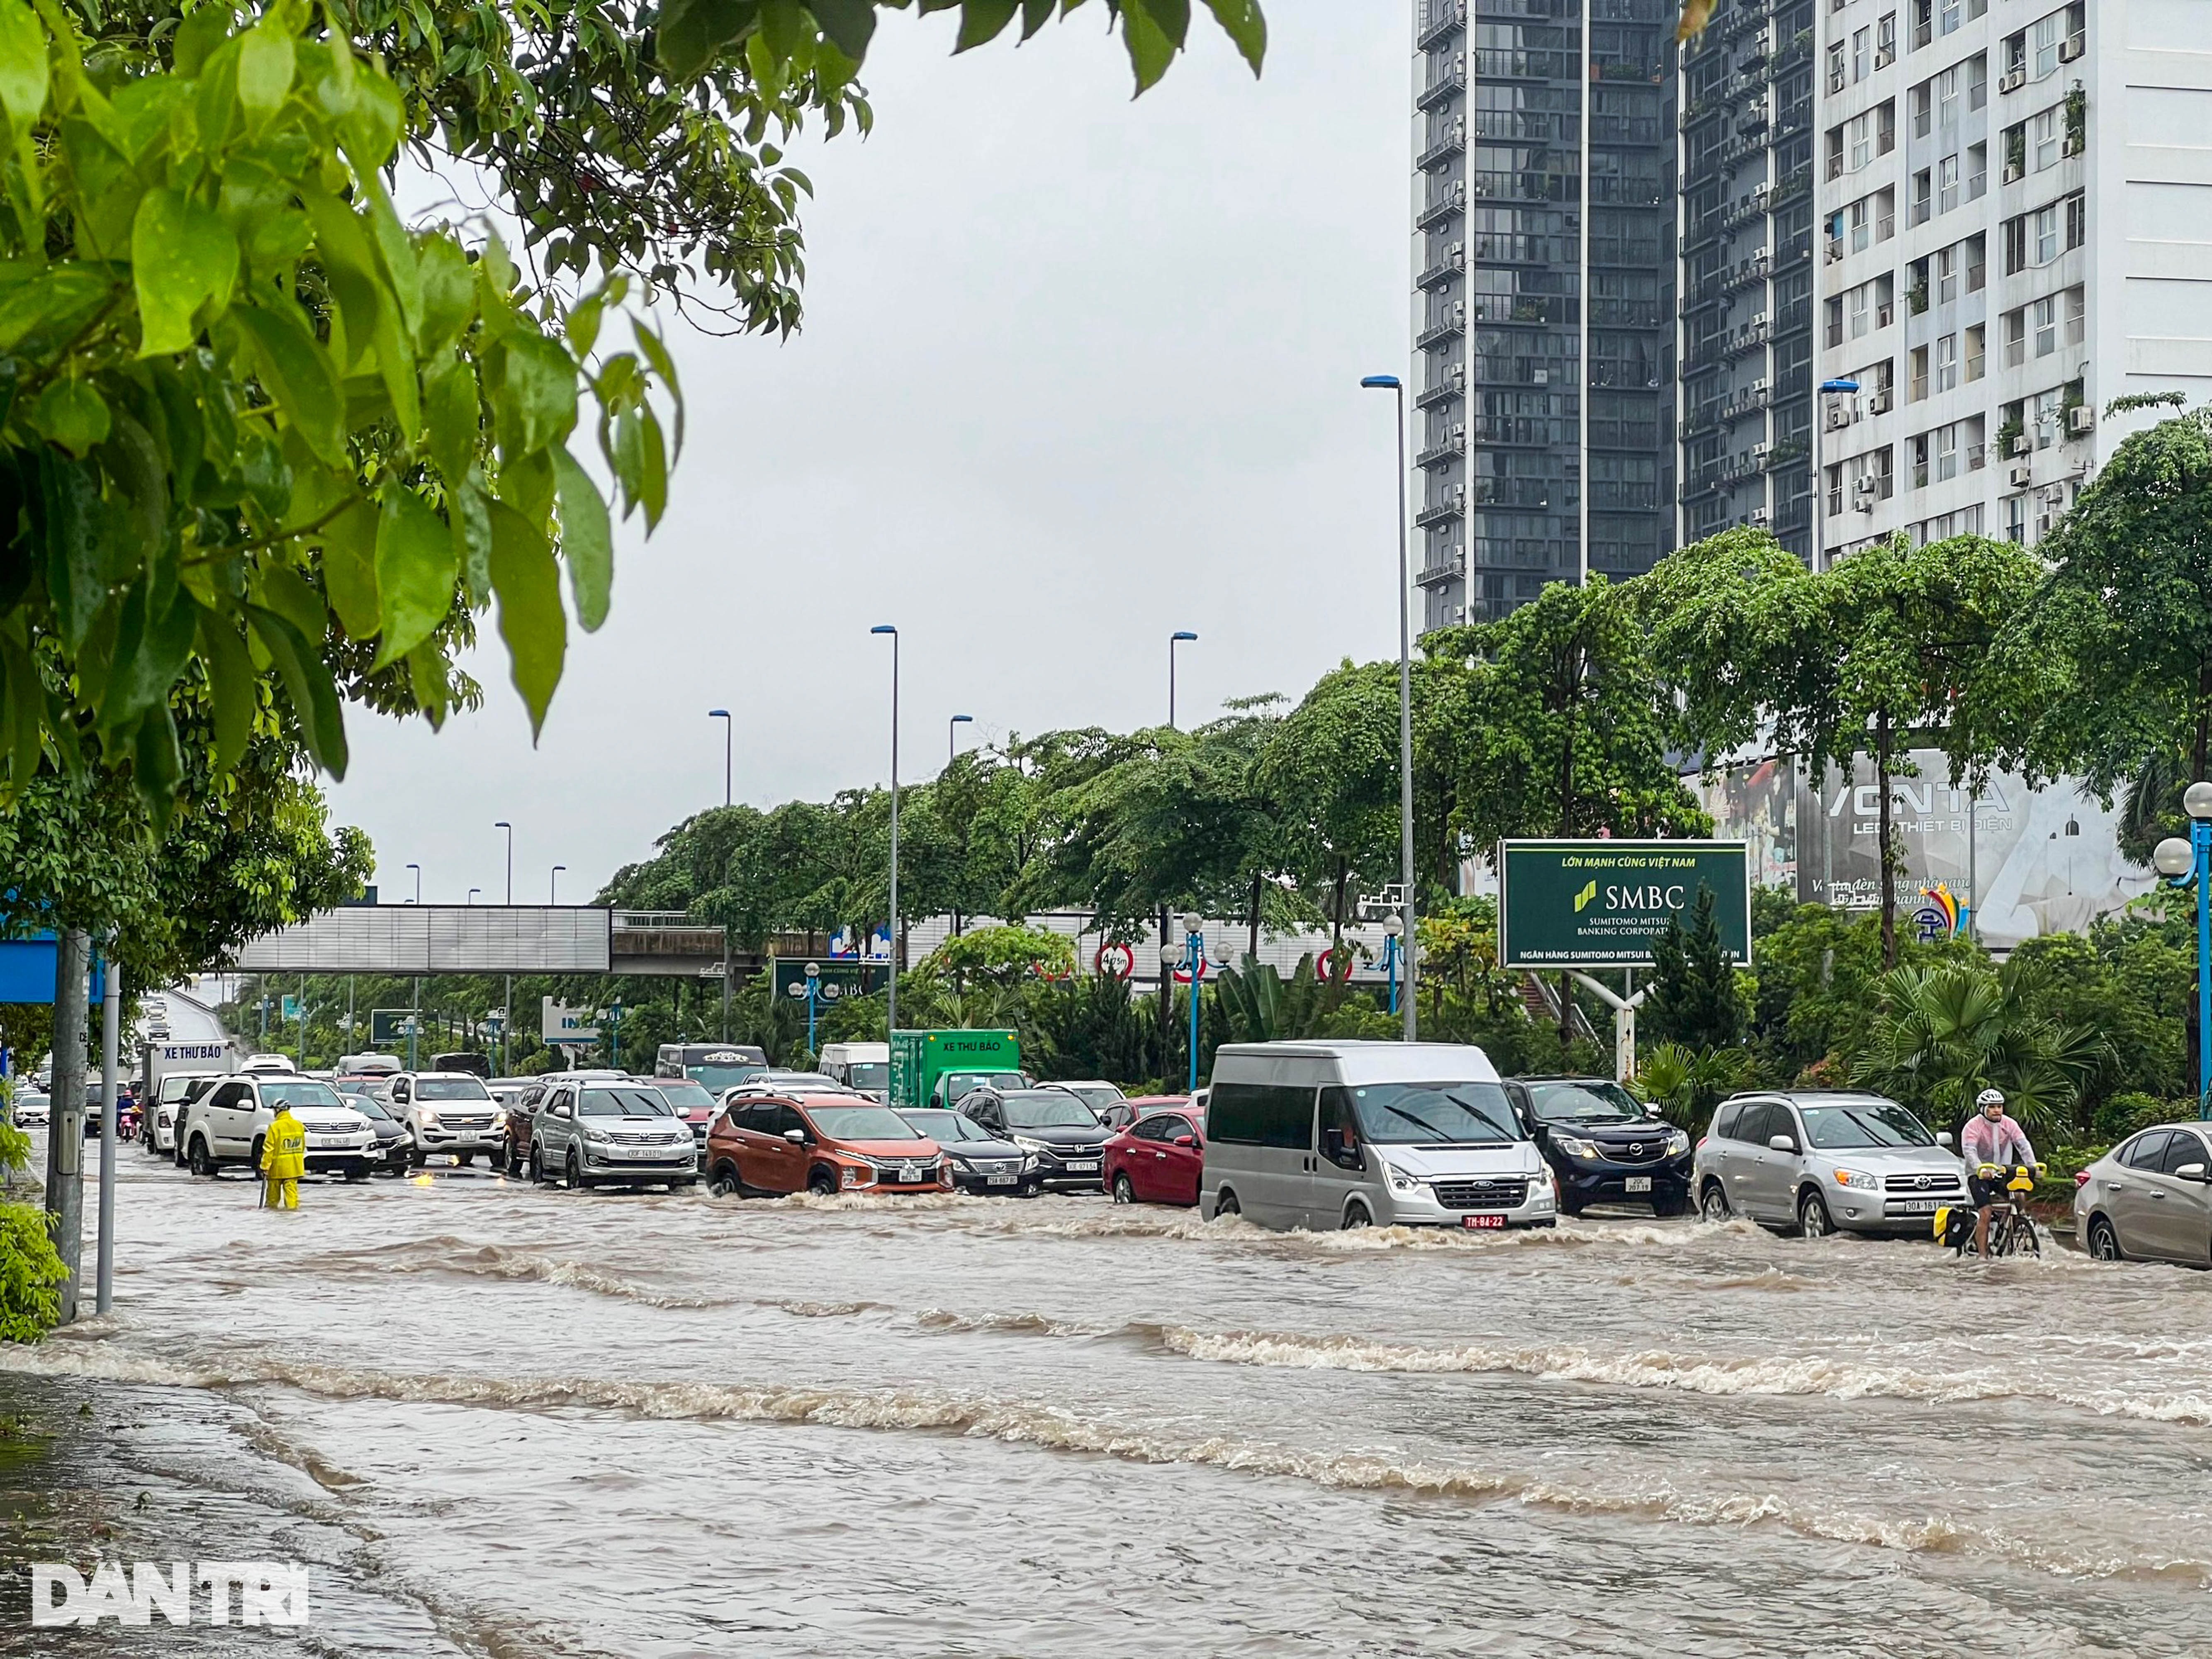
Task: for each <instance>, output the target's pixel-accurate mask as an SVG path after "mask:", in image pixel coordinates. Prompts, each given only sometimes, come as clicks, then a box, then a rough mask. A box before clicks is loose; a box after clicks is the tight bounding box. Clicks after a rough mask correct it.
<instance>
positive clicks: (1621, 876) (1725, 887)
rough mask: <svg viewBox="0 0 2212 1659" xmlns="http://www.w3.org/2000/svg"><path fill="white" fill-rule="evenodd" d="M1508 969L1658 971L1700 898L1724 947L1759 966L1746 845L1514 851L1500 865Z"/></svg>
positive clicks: (1565, 846) (1570, 844) (1534, 846)
mask: <svg viewBox="0 0 2212 1659" xmlns="http://www.w3.org/2000/svg"><path fill="white" fill-rule="evenodd" d="M1700 888H1709V889H1711V891H1712V895H1713V914H1714V917H1715V919H1716V920H1717V921H1718V922H1719V924H1720V932H1721V946H1722V948H1723V950H1725V951H1728V952H1729V955H1731V956H1733V957H1735V959H1736V960H1737V961H1738V962H1748V961H1750V960H1751V868H1750V864H1749V862H1748V860H1747V859H1746V858H1745V855H1744V844H1743V843H1742V842H1740V841H1509V842H1504V843H1503V844H1502V845H1501V846H1500V847H1499V848H1498V962H1499V963H1500V964H1501V965H1502V966H1504V967H1507V968H1648V967H1650V965H1651V962H1652V946H1653V945H1655V944H1656V942H1657V941H1658V939H1659V937H1660V935H1661V934H1662V933H1665V932H1666V931H1667V924H1668V922H1669V921H1672V920H1674V918H1676V917H1678V916H1679V917H1680V919H1681V922H1682V926H1683V927H1685V928H1687V927H1689V925H1690V912H1691V910H1692V908H1693V907H1694V906H1695V905H1696V903H1697V902H1698V892H1699V889H1700Z"/></svg>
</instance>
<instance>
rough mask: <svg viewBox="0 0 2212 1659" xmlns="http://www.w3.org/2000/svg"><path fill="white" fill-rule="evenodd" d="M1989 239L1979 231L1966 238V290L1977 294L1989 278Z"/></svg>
mask: <svg viewBox="0 0 2212 1659" xmlns="http://www.w3.org/2000/svg"><path fill="white" fill-rule="evenodd" d="M1989 249H1990V244H1989V239H1988V238H1987V237H1985V236H1984V235H1983V234H1981V233H1980V232H1979V231H1976V232H1975V233H1974V234H1972V236H1969V237H1968V238H1966V292H1967V293H1969V294H1979V293H1980V292H1981V291H1982V289H1984V287H1986V286H1987V285H1988V283H1989V280H1990V253H1989Z"/></svg>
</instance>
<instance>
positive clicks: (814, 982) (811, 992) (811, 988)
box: [806, 962, 822, 1060]
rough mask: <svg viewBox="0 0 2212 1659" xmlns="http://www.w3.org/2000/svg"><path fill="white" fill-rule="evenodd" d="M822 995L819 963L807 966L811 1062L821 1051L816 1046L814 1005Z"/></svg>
mask: <svg viewBox="0 0 2212 1659" xmlns="http://www.w3.org/2000/svg"><path fill="white" fill-rule="evenodd" d="M821 994H822V967H821V964H820V963H813V962H810V963H807V964H806V1054H807V1058H808V1059H810V1060H811V1059H812V1058H813V1057H814V1056H815V1055H816V1054H819V1053H821V1050H820V1049H818V1048H816V1047H815V1046H814V1005H815V1000H816V998H817V997H819V996H820V995H821Z"/></svg>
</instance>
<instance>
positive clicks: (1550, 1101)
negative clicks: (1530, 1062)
mask: <svg viewBox="0 0 2212 1659" xmlns="http://www.w3.org/2000/svg"><path fill="white" fill-rule="evenodd" d="M1505 1092H1506V1094H1507V1095H1508V1096H1509V1097H1510V1098H1511V1100H1512V1102H1513V1109H1514V1110H1515V1111H1516V1112H1518V1113H1519V1114H1520V1115H1521V1121H1522V1125H1523V1126H1524V1127H1526V1128H1527V1129H1528V1138H1529V1139H1532V1140H1534V1142H1535V1143H1536V1146H1537V1148H1538V1150H1540V1151H1541V1152H1542V1153H1543V1154H1544V1158H1545V1161H1546V1162H1547V1163H1548V1164H1551V1166H1552V1173H1553V1175H1555V1176H1558V1177H1559V1213H1560V1214H1562V1215H1579V1214H1581V1213H1582V1211H1583V1206H1585V1205H1588V1204H1618V1203H1627V1204H1649V1205H1650V1206H1651V1213H1652V1214H1654V1215H1658V1216H1673V1215H1680V1214H1681V1213H1682V1212H1683V1211H1685V1210H1686V1209H1687V1208H1688V1207H1689V1204H1690V1163H1691V1159H1692V1156H1693V1152H1692V1147H1691V1145H1690V1137H1689V1135H1688V1133H1686V1131H1684V1130H1681V1129H1678V1128H1676V1127H1674V1125H1673V1124H1671V1123H1668V1121H1666V1120H1664V1119H1663V1118H1661V1117H1659V1116H1657V1115H1655V1113H1654V1112H1653V1111H1652V1110H1651V1109H1650V1108H1648V1107H1646V1106H1644V1104H1643V1103H1640V1102H1639V1101H1638V1099H1637V1098H1636V1097H1635V1096H1633V1095H1632V1094H1630V1093H1629V1092H1628V1091H1627V1090H1626V1089H1624V1088H1622V1087H1621V1086H1620V1085H1619V1084H1618V1083H1615V1082H1614V1081H1613V1079H1611V1078H1609V1077H1522V1078H1511V1079H1507V1081H1506V1085H1505Z"/></svg>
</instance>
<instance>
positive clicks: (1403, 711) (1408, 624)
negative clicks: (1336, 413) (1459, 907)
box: [1359, 374, 1419, 1042]
mask: <svg viewBox="0 0 2212 1659" xmlns="http://www.w3.org/2000/svg"><path fill="white" fill-rule="evenodd" d="M1359 384H1360V385H1361V386H1364V387H1365V388H1367V389H1368V390H1369V391H1373V392H1390V393H1392V394H1393V395H1394V396H1395V398H1396V399H1397V411H1398V880H1399V884H1400V892H1399V902H1400V905H1401V915H1400V918H1399V923H1400V926H1401V927H1403V928H1404V929H1405V930H1406V931H1405V934H1404V943H1403V949H1404V951H1405V953H1406V1003H1405V1006H1404V1007H1403V1008H1402V1009H1401V1011H1400V1012H1401V1013H1402V1014H1403V1015H1404V1016H1405V1035H1406V1041H1407V1042H1412V1041H1413V1034H1414V1020H1413V1008H1414V1004H1415V1001H1416V999H1415V997H1414V995H1413V975H1414V972H1415V966H1414V958H1415V957H1417V956H1418V955H1419V952H1418V951H1415V950H1414V948H1413V945H1414V933H1413V570H1412V568H1411V567H1410V565H1409V564H1408V563H1407V558H1408V553H1407V542H1406V383H1405V382H1404V381H1403V380H1400V379H1399V378H1398V377H1397V376H1396V375H1395V374H1370V375H1369V376H1368V377H1367V378H1366V379H1365V380H1362V381H1361V382H1360V383H1359Z"/></svg>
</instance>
